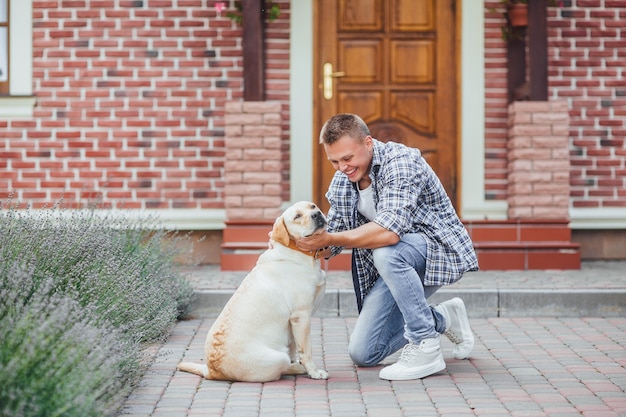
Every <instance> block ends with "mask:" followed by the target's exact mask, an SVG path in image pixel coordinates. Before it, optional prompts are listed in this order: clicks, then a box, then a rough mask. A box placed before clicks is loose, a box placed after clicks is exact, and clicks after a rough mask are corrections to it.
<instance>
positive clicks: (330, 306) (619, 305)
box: [188, 287, 626, 318]
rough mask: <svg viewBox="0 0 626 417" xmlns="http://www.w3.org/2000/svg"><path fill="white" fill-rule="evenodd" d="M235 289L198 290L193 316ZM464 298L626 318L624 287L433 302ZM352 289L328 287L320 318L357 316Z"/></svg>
mask: <svg viewBox="0 0 626 417" xmlns="http://www.w3.org/2000/svg"><path fill="white" fill-rule="evenodd" d="M233 293H234V290H232V289H226V290H220V289H216V290H196V291H195V292H194V296H193V300H192V305H191V308H190V311H189V313H188V316H189V317H193V318H207V317H217V315H218V314H219V313H220V311H222V309H223V307H224V305H226V302H227V301H228V300H229V299H230V297H231V296H232V294H233ZM452 297H460V298H461V299H463V301H464V302H465V306H466V308H467V313H468V316H469V317H470V318H489V317H624V316H626V288H623V289H599V288H598V289H552V290H546V289H506V288H500V289H471V288H470V289H455V288H445V287H444V288H442V289H440V290H439V291H438V292H437V293H435V294H434V295H433V296H432V297H431V298H430V302H431V303H433V304H436V303H439V302H442V301H445V300H448V299H450V298H452ZM357 315H358V314H357V307H356V298H355V295H354V292H353V291H352V290H346V289H328V290H326V294H325V297H324V301H323V303H322V306H321V307H320V309H319V310H318V311H317V312H316V313H315V316H317V317H356V316H357Z"/></svg>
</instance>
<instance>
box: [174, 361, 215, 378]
mask: <svg viewBox="0 0 626 417" xmlns="http://www.w3.org/2000/svg"><path fill="white" fill-rule="evenodd" d="M176 368H177V369H178V370H179V371H184V372H191V373H192V374H196V375H200V376H201V377H204V378H205V379H208V378H209V367H208V366H206V365H203V364H199V363H192V362H181V363H179V364H178V366H177V367H176Z"/></svg>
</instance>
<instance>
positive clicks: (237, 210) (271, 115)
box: [224, 101, 282, 220]
mask: <svg viewBox="0 0 626 417" xmlns="http://www.w3.org/2000/svg"><path fill="white" fill-rule="evenodd" d="M280 109H281V105H280V103H279V102H276V101H262V102H256V101H254V102H252V101H247V102H244V101H238V102H229V103H227V104H226V107H225V110H226V115H225V125H226V126H225V136H226V137H225V142H226V165H225V177H226V186H225V191H224V193H225V199H224V201H225V206H226V217H227V218H228V220H237V219H246V220H250V219H256V220H262V219H272V220H273V219H275V218H276V217H277V216H278V215H279V214H280V211H281V207H280V206H281V203H282V200H281V194H280V193H281V184H280V182H281V173H280V166H281V164H280V161H281V150H280V134H281V128H280Z"/></svg>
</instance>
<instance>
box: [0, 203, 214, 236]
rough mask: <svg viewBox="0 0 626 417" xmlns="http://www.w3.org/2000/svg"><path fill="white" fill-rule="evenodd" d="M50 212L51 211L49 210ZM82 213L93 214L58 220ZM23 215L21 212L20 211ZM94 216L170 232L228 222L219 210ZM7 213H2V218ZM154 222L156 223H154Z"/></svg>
mask: <svg viewBox="0 0 626 417" xmlns="http://www.w3.org/2000/svg"><path fill="white" fill-rule="evenodd" d="M45 210H46V209H29V210H28V211H27V212H24V214H26V215H32V216H37V215H38V213H41V212H43V211H45ZM49 210H50V209H49ZM81 212H85V213H87V212H91V210H89V209H75V210H63V209H60V210H57V211H55V212H54V215H55V217H53V218H54V219H56V218H60V219H68V220H71V219H72V217H73V216H75V215H77V213H81ZM20 213H21V211H20ZM93 213H94V216H96V217H104V218H114V219H126V220H129V221H132V220H139V219H149V220H150V222H149V224H150V225H153V226H155V227H156V228H166V229H168V230H181V231H187V230H223V229H224V228H225V227H226V226H225V221H226V211H225V210H219V209H211V210H196V209H166V210H143V209H117V208H114V209H102V210H100V209H96V210H94V211H93ZM2 215H6V213H3V212H0V216H2ZM152 220H154V221H152Z"/></svg>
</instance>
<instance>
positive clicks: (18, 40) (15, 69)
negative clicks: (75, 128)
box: [0, 0, 35, 117]
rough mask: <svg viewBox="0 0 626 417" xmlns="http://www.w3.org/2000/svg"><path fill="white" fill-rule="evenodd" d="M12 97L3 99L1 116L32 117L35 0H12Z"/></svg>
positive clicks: (10, 89) (10, 69) (10, 28)
mask: <svg viewBox="0 0 626 417" xmlns="http://www.w3.org/2000/svg"><path fill="white" fill-rule="evenodd" d="M9 4H10V7H9V11H10V15H9V21H10V27H9V30H10V35H9V42H10V43H9V53H10V56H9V95H8V96H0V117H31V116H32V115H33V109H34V106H35V97H34V96H33V0H9Z"/></svg>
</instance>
